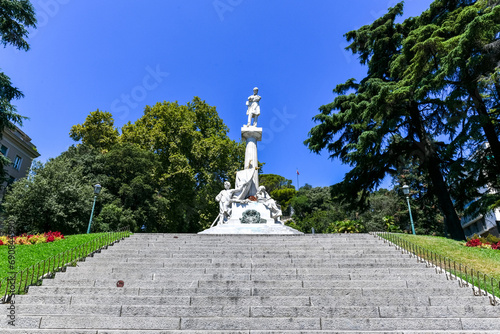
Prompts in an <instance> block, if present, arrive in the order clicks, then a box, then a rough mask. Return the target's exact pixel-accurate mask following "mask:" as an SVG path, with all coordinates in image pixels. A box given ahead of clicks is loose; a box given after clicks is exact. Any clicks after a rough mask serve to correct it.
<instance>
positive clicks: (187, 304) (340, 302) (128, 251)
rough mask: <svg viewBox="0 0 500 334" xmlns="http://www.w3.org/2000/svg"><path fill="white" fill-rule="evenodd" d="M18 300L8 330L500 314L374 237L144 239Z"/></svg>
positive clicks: (390, 325) (448, 329)
mask: <svg viewBox="0 0 500 334" xmlns="http://www.w3.org/2000/svg"><path fill="white" fill-rule="evenodd" d="M118 281H123V287H118V286H117V282H118ZM15 305H16V314H15V316H16V326H15V327H12V326H8V325H7V324H6V322H5V321H4V322H2V324H1V325H0V332H1V333H26V334H28V333H30V334H33V333H65V334H69V333H74V334H76V333H78V334H90V333H92V334H148V333H163V334H175V333H189V334H195V333H196V334H202V333H225V334H229V333H232V334H278V333H282V334H285V333H288V334H298V333H318V334H319V333H338V334H340V333H455V334H458V333H500V307H498V306H491V305H490V304H489V300H488V299H487V298H486V297H474V296H473V295H472V290H471V288H459V286H458V283H457V281H448V280H447V279H446V276H445V275H444V274H440V275H439V274H436V273H435V270H434V269H432V268H426V266H425V264H422V263H418V262H417V261H416V259H415V258H409V257H408V255H403V254H401V252H399V251H396V250H395V249H394V247H390V246H388V244H384V243H383V242H382V241H380V240H378V239H376V238H374V237H373V236H370V235H367V234H356V235H353V234H351V235H347V234H341V235H338V234H337V235H318V234H317V235H290V236H280V235H273V236H269V235H260V236H259V235H229V236H221V235H194V234H177V235H174V234H135V235H133V236H131V237H130V238H128V239H126V240H125V241H122V242H120V243H118V244H116V245H115V246H113V247H110V248H108V249H107V250H105V251H102V252H101V253H100V254H96V255H95V256H94V257H92V258H88V259H87V260H86V261H85V262H79V263H78V266H77V267H70V268H68V269H67V271H66V272H65V273H58V274H57V275H56V277H55V278H54V279H46V280H44V281H43V285H42V286H37V287H31V288H30V289H29V293H28V294H27V295H24V296H16V297H15ZM4 309H6V307H4ZM13 328H15V329H13Z"/></svg>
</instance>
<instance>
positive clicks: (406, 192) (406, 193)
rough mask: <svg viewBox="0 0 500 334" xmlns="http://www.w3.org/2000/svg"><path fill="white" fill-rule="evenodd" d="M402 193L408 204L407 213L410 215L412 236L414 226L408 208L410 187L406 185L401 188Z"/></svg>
mask: <svg viewBox="0 0 500 334" xmlns="http://www.w3.org/2000/svg"><path fill="white" fill-rule="evenodd" d="M403 193H404V194H405V195H406V202H407V203H408V212H409V213H410V222H411V231H412V232H413V235H415V226H414V225H413V217H412V215H411V207H410V187H408V186H407V185H406V184H405V185H404V186H403Z"/></svg>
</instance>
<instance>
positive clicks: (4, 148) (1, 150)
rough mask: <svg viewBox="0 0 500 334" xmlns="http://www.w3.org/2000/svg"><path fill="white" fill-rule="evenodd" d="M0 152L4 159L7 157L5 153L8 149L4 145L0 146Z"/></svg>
mask: <svg viewBox="0 0 500 334" xmlns="http://www.w3.org/2000/svg"><path fill="white" fill-rule="evenodd" d="M0 152H2V154H3V155H4V156H5V157H6V156H7V152H9V148H8V147H7V146H5V145H2V148H1V149H0Z"/></svg>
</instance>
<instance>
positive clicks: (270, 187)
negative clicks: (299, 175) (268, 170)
mask: <svg viewBox="0 0 500 334" xmlns="http://www.w3.org/2000/svg"><path fill="white" fill-rule="evenodd" d="M259 185H261V186H264V187H266V191H267V192H268V193H269V195H270V196H271V197H272V198H273V199H274V200H276V201H277V202H278V204H279V205H280V206H281V211H282V212H283V215H285V216H289V215H290V201H291V199H292V198H293V197H294V196H295V193H296V191H295V187H294V186H293V185H292V180H288V179H286V178H284V177H283V176H281V175H276V174H261V175H259Z"/></svg>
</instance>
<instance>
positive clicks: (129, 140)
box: [4, 97, 244, 234]
mask: <svg viewBox="0 0 500 334" xmlns="http://www.w3.org/2000/svg"><path fill="white" fill-rule="evenodd" d="M227 132H228V129H227V127H226V126H225V125H224V123H223V122H222V120H221V119H220V118H219V116H218V114H217V111H216V109H215V107H211V106H209V105H208V104H206V103H205V102H204V101H202V100H200V99H199V98H197V97H195V98H194V99H193V101H192V102H190V103H188V104H187V105H179V104H177V103H175V102H164V103H158V104H156V105H154V106H152V107H150V106H147V107H146V108H145V110H144V115H143V116H142V117H141V118H140V119H139V120H137V121H136V122H135V123H128V124H126V125H125V126H124V127H123V129H122V133H121V135H120V134H119V132H118V131H117V129H115V128H114V127H113V118H112V115H111V114H109V113H107V112H103V111H99V110H97V111H95V112H91V113H90V115H89V116H88V117H87V119H86V120H85V122H84V123H83V124H78V125H75V126H73V127H72V129H71V133H70V135H71V137H72V138H73V139H75V140H81V144H79V145H77V146H76V147H70V148H69V149H68V151H66V152H64V153H63V154H61V155H60V156H58V157H57V158H54V159H51V160H49V161H48V162H47V163H45V164H40V163H37V164H35V165H34V167H33V168H32V170H31V174H30V176H29V177H28V178H27V179H23V180H20V181H18V182H16V183H14V184H13V185H12V186H11V187H10V189H9V191H8V193H7V195H6V197H5V203H4V209H5V212H6V216H7V219H9V220H13V221H15V222H16V226H17V229H18V231H19V232H30V233H35V232H42V231H48V230H50V229H52V230H58V231H61V232H63V233H65V234H70V233H83V232H85V231H86V229H87V225H88V221H89V216H90V210H91V207H92V201H93V185H94V184H96V183H99V184H100V185H101V186H102V189H103V190H102V192H101V194H100V195H99V196H98V199H97V204H96V211H95V219H94V222H93V224H92V230H93V231H108V230H116V229H118V228H122V227H129V228H130V229H131V230H132V231H138V230H143V231H147V232H198V231H200V230H202V229H204V228H206V227H207V226H209V225H210V224H211V223H212V221H213V219H215V217H216V216H217V211H218V210H217V203H216V201H215V196H216V195H217V193H218V192H219V191H220V190H221V189H222V188H223V183H224V181H225V180H227V179H229V180H231V181H233V182H234V180H233V179H232V178H234V175H235V171H236V170H238V169H241V167H242V160H243V154H244V146H243V144H240V143H236V142H234V141H232V140H230V139H229V138H228V137H227Z"/></svg>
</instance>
